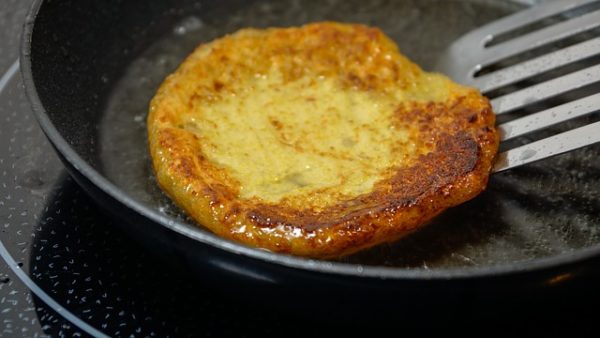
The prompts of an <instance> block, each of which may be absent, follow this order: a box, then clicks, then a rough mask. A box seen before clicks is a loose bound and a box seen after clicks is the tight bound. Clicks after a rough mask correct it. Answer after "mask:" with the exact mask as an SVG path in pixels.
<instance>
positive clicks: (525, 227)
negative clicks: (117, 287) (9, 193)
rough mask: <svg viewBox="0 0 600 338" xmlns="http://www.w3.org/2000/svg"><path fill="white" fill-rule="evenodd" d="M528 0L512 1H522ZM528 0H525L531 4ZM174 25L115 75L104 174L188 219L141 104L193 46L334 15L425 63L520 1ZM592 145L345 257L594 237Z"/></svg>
mask: <svg viewBox="0 0 600 338" xmlns="http://www.w3.org/2000/svg"><path fill="white" fill-rule="evenodd" d="M526 2H527V1H520V3H526ZM530 2H531V1H530ZM237 6H238V7H237V8H236V9H233V10H232V7H230V6H224V7H222V8H221V9H211V10H208V11H204V12H202V10H201V9H202V7H200V10H197V11H196V12H193V13H181V18H180V19H179V21H177V22H175V23H174V24H173V26H172V29H171V30H170V31H169V32H168V33H166V34H165V35H163V36H161V37H157V38H156V40H155V43H153V44H152V45H150V46H148V47H147V48H146V49H145V51H144V52H143V53H142V54H141V55H139V56H138V57H137V58H136V59H135V60H134V61H133V62H132V63H131V64H130V66H129V67H128V68H127V70H126V71H125V72H124V73H123V74H122V77H121V79H120V80H119V82H118V83H117V85H116V86H115V87H114V89H113V91H112V94H111V95H110V97H109V98H108V100H107V102H106V109H105V112H104V115H103V119H102V121H101V123H100V145H99V153H100V162H101V168H100V170H101V171H102V173H103V174H104V175H105V176H107V177H108V178H109V179H110V180H111V181H112V182H113V183H115V184H116V185H117V186H119V187H120V188H121V189H122V190H123V191H125V192H126V193H127V194H129V195H130V196H132V197H133V198H135V199H137V200H138V201H140V202H142V203H144V204H146V205H147V206H149V207H151V208H155V209H157V210H160V211H161V212H163V213H165V214H167V215H169V216H171V217H173V218H175V219H178V220H180V221H183V222H192V221H191V220H189V219H188V218H187V217H185V215H184V214H183V213H182V212H181V211H180V210H179V209H178V208H177V207H176V206H174V205H173V204H172V203H171V201H170V200H169V198H167V197H166V196H165V195H164V194H163V193H162V191H161V190H160V189H159V188H158V186H157V184H156V182H155V180H154V176H153V173H152V168H151V164H150V158H149V155H148V150H147V144H146V126H145V120H146V113H147V110H148V102H149V100H150V99H151V98H152V96H153V95H154V93H155V91H156V89H157V88H158V86H159V85H160V83H161V82H162V81H163V79H164V78H165V77H166V76H167V75H168V74H169V73H171V72H172V71H174V70H175V68H176V67H177V66H178V64H179V63H180V62H181V61H182V60H183V58H185V56H186V55H188V54H189V53H190V52H191V51H192V50H193V49H194V47H195V46H197V45H198V44H199V43H202V42H207V41H210V40H212V39H215V38H217V37H220V36H222V35H224V34H227V33H231V32H234V31H236V30H238V29H240V28H244V27H270V26H292V25H301V24H303V23H307V22H314V21H322V20H335V21H344V22H360V23H365V24H368V25H373V26H378V27H380V28H381V29H383V30H384V31H385V32H386V33H387V34H388V35H389V36H391V37H392V38H393V39H395V40H396V42H397V43H398V45H399V46H400V49H401V50H402V52H403V53H404V54H406V55H407V56H408V57H410V58H411V59H412V60H415V61H416V62H417V63H419V64H420V65H421V66H422V67H423V68H425V69H431V68H432V67H433V65H435V63H436V60H437V57H438V55H439V54H440V53H441V52H442V51H443V50H444V49H445V48H446V47H447V46H448V45H449V44H451V43H452V42H453V41H454V40H455V39H456V38H458V37H459V36H461V35H462V34H464V33H466V32H467V31H469V30H471V29H474V28H476V27H478V26H481V25H483V24H484V23H486V22H489V21H492V20H494V19H496V18H498V17H501V16H503V15H506V14H509V13H511V12H514V11H516V10H518V9H520V8H522V7H523V5H522V4H519V3H517V1H493V0H489V1H483V0H481V1H476V0H472V1H466V0H464V1H458V0H457V1H443V0H437V1H436V0H406V1H391V0H370V1H365V0H360V1H358V0H350V1H348V0H346V1H343V0H327V1H316V0H315V1H300V0H285V1H247V2H241V3H240V2H237ZM599 152H600V148H599V147H597V146H596V147H590V148H585V149H581V150H578V151H576V152H573V153H569V154H566V155H562V156H559V157H556V158H553V159H549V160H546V161H543V162H540V163H536V164H532V165H528V166H525V167H522V168H518V169H515V170H511V171H508V172H505V173H502V174H496V175H493V176H492V178H491V180H490V183H489V185H488V189H487V190H486V191H485V192H484V193H482V194H481V195H479V196H478V197H476V198H475V199H473V200H472V201H469V202H467V203H465V204H463V205H460V206H458V207H455V208H453V209H450V210H448V211H447V212H445V213H443V214H442V215H440V216H439V217H437V218H436V219H435V220H434V221H433V222H431V224H429V225H428V226H426V227H425V228H424V229H422V230H421V231H419V232H417V233H415V234H413V235H411V236H409V237H406V238H404V239H402V240H400V241H398V242H396V243H391V244H387V245H380V246H378V247H376V248H373V249H370V250H367V251H365V252H362V253H359V254H356V255H353V256H351V257H346V258H344V259H342V260H343V261H345V262H350V263H357V264H362V265H379V266H381V265H385V266H396V267H406V268H424V269H434V268H458V267H468V266H491V265H498V264H505V263H512V262H515V261H520V260H528V259H533V258H539V257H546V256H552V255H556V254H561V253H566V252H570V251H572V250H576V249H579V248H584V247H590V246H593V245H597V244H598V243H600V216H599V215H600V190H599V187H600V174H599V173H600V156H599V154H598V153H599Z"/></svg>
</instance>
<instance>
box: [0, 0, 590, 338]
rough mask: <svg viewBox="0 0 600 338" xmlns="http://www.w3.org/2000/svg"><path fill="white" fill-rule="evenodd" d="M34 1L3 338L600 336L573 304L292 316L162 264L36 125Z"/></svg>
mask: <svg viewBox="0 0 600 338" xmlns="http://www.w3.org/2000/svg"><path fill="white" fill-rule="evenodd" d="M29 2H30V1H21V0H2V5H1V6H0V256H1V257H2V259H0V336H2V337H39V336H59V337H79V336H90V335H91V336H103V335H107V336H117V337H148V336H150V337H153V336H156V337H179V336H184V337H203V336H217V337H221V336H235V337H246V336H249V337H254V336H258V337H290V336H294V337H296V336H297V337H300V336H302V337H309V336H316V337H318V336H325V335H333V334H335V335H336V336H339V335H349V334H350V335H352V334H356V333H362V334H365V335H366V334H369V335H377V333H378V332H384V331H385V330H390V329H392V330H395V332H396V333H399V332H406V330H407V329H410V330H412V331H417V332H420V333H425V332H429V331H430V330H432V329H435V328H436V327H440V326H441V327H442V328H443V329H445V330H446V331H448V330H451V329H457V330H460V331H461V332H463V333H464V332H465V328H466V329H467V331H466V332H468V331H469V330H471V331H475V332H478V331H481V330H485V331H481V332H482V333H484V332H486V331H487V330H489V328H487V326H488V325H494V330H495V331H496V332H498V331H499V330H503V329H508V330H509V331H515V332H540V331H541V332H549V331H552V332H553V333H556V332H557V331H558V332H560V331H563V332H565V333H572V332H573V331H577V332H582V331H583V333H589V334H591V333H592V332H594V331H595V330H594V329H595V325H594V324H595V323H594V321H593V320H592V319H593V318H594V313H595V312H594V311H593V310H587V306H586V305H585V304H582V305H581V306H575V305H573V304H571V303H567V304H568V306H569V308H564V307H561V306H557V308H555V309H548V308H545V309H543V308H540V309H539V311H535V312H534V313H531V314H530V315H528V316H526V317H523V316H522V317H513V316H510V314H511V313H512V311H511V305H510V304H508V305H507V304H504V308H503V309H500V310H498V312H494V311H492V310H490V309H487V310H486V313H481V311H479V309H478V308H475V307H473V306H471V305H469V304H465V305H464V307H463V308H460V309H457V311H456V312H457V314H458V315H455V316H449V317H448V318H446V319H445V320H441V321H440V319H435V320H433V321H432V319H431V318H429V317H428V316H427V315H426V314H423V320H422V321H419V320H416V321H414V320H413V321H411V322H402V323H401V321H400V319H398V321H396V320H390V316H388V317H385V319H384V320H382V322H376V321H375V322H374V321H373V320H369V321H361V320H360V318H361V316H360V315H357V316H356V317H355V318H354V319H353V320H351V321H350V320H343V319H340V318H337V317H335V316H333V315H332V316H331V318H329V317H328V316H320V317H319V318H315V317H314V316H311V314H305V315H304V316H296V315H295V314H293V313H292V312H289V311H281V310H280V309H278V308H273V307H269V306H264V305H262V304H256V303H253V302H252V301H250V300H244V299H241V300H240V299H235V298H231V297H228V290H226V289H221V288H219V286H218V285H214V284H211V285H205V284H204V283H203V282H202V281H200V280H197V279H193V278H191V277H189V276H188V275H187V274H186V272H185V271H182V270H179V269H178V268H176V267H172V266H166V265H164V264H162V263H161V262H160V261H159V260H157V259H156V258H155V257H154V256H152V254H150V253H148V252H147V251H146V250H144V249H143V248H141V247H140V246H138V245H137V243H135V242H134V241H132V240H131V239H130V238H128V237H126V236H125V235H123V234H121V233H120V232H119V231H118V230H117V229H116V228H115V227H113V226H112V225H113V222H116V221H114V220H112V219H110V218H109V217H107V216H106V215H105V214H103V213H102V212H101V211H100V210H99V208H98V207H97V206H96V205H94V203H93V202H92V201H91V200H90V199H89V198H88V197H87V196H86V195H85V193H84V192H83V191H82V190H81V189H80V188H79V187H78V186H77V185H76V184H75V182H74V181H73V180H71V179H70V178H69V176H68V175H67V173H66V171H65V170H64V168H63V166H62V164H61V163H60V160H59V159H58V157H57V156H56V155H55V153H54V152H53V150H52V147H51V146H50V144H49V143H48V142H47V140H46V139H45V137H44V135H43V134H42V132H41V130H40V128H39V127H38V125H37V123H36V121H35V120H34V118H33V115H32V114H31V112H30V108H29V104H28V102H27V99H26V97H25V95H24V91H23V88H22V81H21V77H20V74H19V71H18V61H17V57H18V43H19V36H18V35H19V33H20V28H21V22H22V20H23V18H24V16H25V13H26V10H27V8H28V6H29ZM588 284H589V285H587V286H586V287H583V288H582V290H581V292H582V293H584V294H589V295H590V296H595V298H594V297H590V299H591V300H594V302H591V304H592V305H597V304H598V302H597V300H598V297H597V296H598V291H597V290H596V289H597V288H596V287H595V284H594V283H592V282H590V283H588ZM583 285H584V286H585V285H586V284H585V283H584V284H583ZM292 299H293V295H290V300H289V301H292ZM281 301H283V302H285V301H288V300H281ZM270 304H272V303H270ZM513 305H514V306H515V307H516V306H518V305H517V303H515V304H513ZM587 305H590V303H588V304H587ZM399 306H401V304H399ZM375 310H376V309H365V311H371V312H372V311H375ZM391 318H393V316H391ZM482 323H483V324H482ZM388 332H389V331H388Z"/></svg>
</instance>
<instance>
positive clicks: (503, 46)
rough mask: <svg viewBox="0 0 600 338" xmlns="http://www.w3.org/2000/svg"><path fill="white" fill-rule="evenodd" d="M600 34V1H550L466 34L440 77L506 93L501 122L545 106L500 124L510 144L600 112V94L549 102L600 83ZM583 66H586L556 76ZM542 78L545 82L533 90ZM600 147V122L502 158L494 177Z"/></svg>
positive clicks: (496, 104)
mask: <svg viewBox="0 0 600 338" xmlns="http://www.w3.org/2000/svg"><path fill="white" fill-rule="evenodd" d="M598 27H600V1H599V0H555V1H549V2H544V3H542V4H539V5H535V6H532V7H531V8H529V9H526V10H523V11H521V12H518V13H516V14H513V15H510V16H507V17H505V18H502V19H500V20H497V21H494V22H492V23H490V24H488V25H486V26H483V27H481V28H479V29H477V30H475V31H472V32H470V33H468V34H466V35H465V36H463V37H462V38H460V39H459V40H457V41H456V42H454V43H453V44H452V45H451V46H450V47H449V48H448V49H447V50H446V52H445V53H444V54H443V55H442V57H441V58H440V62H439V63H438V66H437V69H436V70H437V71H440V72H442V73H445V74H447V75H448V76H450V77H451V78H453V79H454V80H455V81H457V82H459V83H463V84H466V85H470V86H474V87H477V88H479V89H480V90H481V91H482V93H483V94H486V95H487V94H489V93H494V92H496V93H501V94H499V95H498V96H497V97H495V98H493V99H492V101H491V103H492V106H493V108H494V111H495V112H496V114H498V115H500V114H506V113H511V112H518V111H520V110H522V109H523V108H527V107H531V106H532V105H534V104H538V105H539V104H543V105H544V108H545V109H544V110H542V111H537V112H535V113H533V114H530V115H527V116H525V117H520V118H517V119H514V120H512V121H509V122H505V123H502V124H500V125H499V126H498V128H499V130H500V132H501V141H507V140H509V139H512V138H515V137H519V136H522V135H525V134H527V133H530V132H533V131H537V130H541V129H543V128H546V127H549V126H552V125H556V124H558V123H562V122H565V121H567V120H570V119H573V118H576V117H581V116H584V115H588V114H592V113H595V112H597V111H599V110H600V92H599V93H596V94H593V95H590V96H587V97H583V98H578V99H576V100H569V99H566V100H565V101H562V102H560V104H559V105H555V106H551V105H550V104H549V103H547V101H546V100H548V99H550V98H555V97H559V96H561V95H563V94H565V93H570V92H573V91H575V90H577V89H580V88H582V87H585V86H588V87H589V86H591V85H593V84H595V83H598V82H600V64H595V65H591V66H590V65H589V61H590V60H593V57H594V56H596V55H599V54H600V36H599V34H598V33H597V32H596V31H597V28H598ZM536 51H537V54H536ZM511 60H512V63H511ZM515 60H516V61H515ZM507 63H510V64H509V65H508V66H503V64H507ZM578 64H579V65H581V64H585V66H586V67H585V68H583V69H577V70H575V71H572V72H568V73H566V74H564V73H562V74H560V75H559V76H558V77H551V75H552V73H553V72H555V71H557V70H560V69H567V71H568V67H570V66H573V65H575V66H577V65H578ZM536 77H538V78H540V77H542V80H540V81H538V82H535V81H531V82H535V83H533V84H532V83H528V82H530V80H531V79H535V78H536ZM588 94H589V93H588ZM596 142H600V122H594V123H591V124H588V125H586V126H583V127H579V128H576V129H572V130H569V131H567V132H563V133H560V134H557V135H554V136H552V137H548V138H544V139H542V140H539V141H535V142H532V143H529V144H526V145H524V146H520V147H516V148H513V149H510V150H507V151H505V152H502V153H500V154H499V155H498V159H497V161H496V165H495V166H494V168H493V172H500V171H504V170H507V169H511V168H514V167H517V166H520V165H523V164H527V163H530V162H534V161H538V160H541V159H545V158H548V157H551V156H554V155H558V154H561V153H564V152H568V151H571V150H574V149H577V148H581V147H585V146H588V145H591V144H594V143H596Z"/></svg>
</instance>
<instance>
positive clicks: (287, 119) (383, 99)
mask: <svg viewBox="0 0 600 338" xmlns="http://www.w3.org/2000/svg"><path fill="white" fill-rule="evenodd" d="M494 123H495V118H494V114H493V113H492V111H491V108H490V105H489V102H488V100H487V99H485V98H484V97H483V96H481V95H480V94H479V92H478V91H476V90H475V89H471V88H467V87H463V86H460V85H457V84H455V83H453V82H452V81H450V80H449V79H447V78H446V77H444V76H442V75H439V74H431V73H426V72H423V71H422V70H421V69H420V68H419V67H418V66H417V65H415V64H413V63H412V62H410V61H409V60H408V59H406V58H405V57H404V56H402V55H401V54H400V52H399V51H398V49H397V47H396V45H395V44H394V43H393V42H392V41H391V40H390V39H389V38H387V37H386V36H385V35H384V34H383V33H382V32H381V31H380V30H378V29H376V28H370V27H367V26H362V25H352V24H339V23H331V22H326V23H314V24H309V25H305V26H302V27H293V28H271V29H265V30H258V29H244V30H241V31H238V32H237V33H235V34H232V35H229V36H226V37H223V38H221V39H218V40H215V41H213V42H211V43H208V44H204V45H201V46H199V47H198V48H197V49H196V50H195V51H194V52H193V53H192V54H191V55H190V56H189V57H188V58H187V59H186V60H185V61H184V62H183V63H182V64H181V66H180V67H179V68H178V69H177V71H176V72H175V73H173V74H172V75H170V76H169V77H168V78H167V79H166V80H165V81H164V83H163V84H162V85H161V87H160V88H159V90H158V92H157V94H156V96H155V97H154V98H153V100H152V102H151V105H150V112H149V116H148V138H149V148H150V152H151V156H152V161H153V165H154V169H155V172H156V177H157V180H158V182H159V184H160V186H161V187H162V189H163V190H164V191H165V192H166V193H167V194H168V195H169V196H170V197H171V198H172V199H173V200H174V201H175V202H176V203H177V204H178V205H179V206H181V207H182V208H183V209H184V210H185V211H186V212H187V213H188V214H189V215H190V216H191V217H192V218H194V219H195V220H196V221H197V222H198V223H200V224H202V225H203V226H205V227H207V228H208V229H210V230H211V231H213V232H215V233H216V234H218V235H220V236H223V237H226V238H229V239H232V240H236V241H240V242H244V243H246V244H249V245H252V246H257V247H261V248H265V249H269V250H272V251H276V252H283V253H290V254H295V255H301V256H309V257H318V258H328V257H336V256H342V255H346V254H350V253H353V252H355V251H358V250H360V249H363V248H367V247H370V246H373V245H376V244H379V243H382V242H386V241H393V240H396V239H398V238H400V237H402V236H403V235H405V234H407V233H410V232H411V231H413V230H415V229H417V228H419V227H420V226H422V225H423V224H424V223H426V222H427V221H428V220H430V219H431V218H433V217H434V216H436V215H437V214H439V213H440V212H442V211H443V210H445V209H447V208H448V207H452V206H454V205H457V204H460V203H462V202H465V201H467V200H469V199H471V198H473V197H474V196H476V195H477V194H478V193H479V192H481V191H482V190H483V189H484V188H485V185H486V183H487V179H488V175H489V171H490V168H491V164H492V160H493V158H494V156H495V154H496V151H497V148H498V135H497V133H496V130H495V129H494Z"/></svg>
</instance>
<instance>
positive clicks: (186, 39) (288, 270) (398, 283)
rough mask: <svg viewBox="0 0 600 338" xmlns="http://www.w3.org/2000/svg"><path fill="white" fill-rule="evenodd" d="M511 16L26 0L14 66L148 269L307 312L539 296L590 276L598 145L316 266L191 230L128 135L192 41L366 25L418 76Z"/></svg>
mask: <svg viewBox="0 0 600 338" xmlns="http://www.w3.org/2000/svg"><path fill="white" fill-rule="evenodd" d="M524 6H525V5H524V4H523V3H520V2H518V1H508V0H507V1H484V0H479V1H478V0H463V1H435V0H427V1H417V0H406V1H384V0H361V1H354V0H349V1H341V0H339V1H338V0H329V1H298V0H285V1H267V0H256V1H241V0H222V1H192V0H189V1H186V0H170V1H142V0H127V1H122V0H112V1H82V0H62V1H58V0H53V1H49V0H46V1H44V0H36V1H34V3H33V6H32V8H31V11H30V13H29V16H28V18H27V22H26V24H25V28H24V34H23V40H22V55H21V69H22V74H23V78H24V83H25V87H26V91H27V95H28V97H29V99H30V101H31V104H32V107H33V111H34V113H35V115H36V118H37V119H38V121H39V123H40V125H41V127H42V128H43V130H44V132H45V134H46V135H47V137H48V139H49V140H50V142H51V143H52V145H53V146H54V148H55V149H56V151H57V153H58V155H59V156H60V157H61V159H62V160H63V162H64V164H65V166H66V168H67V170H68V172H69V173H70V174H71V175H72V176H73V178H74V179H75V180H76V181H77V182H78V184H79V185H81V187H83V189H85V191H86V192H87V193H89V194H90V195H91V196H92V197H93V198H94V199H95V200H96V201H97V202H98V204H99V205H100V206H102V207H103V208H104V209H106V210H107V211H109V212H110V213H111V214H113V215H115V216H117V217H119V218H120V219H121V220H123V221H122V222H118V224H120V225H121V227H122V229H123V230H125V231H126V232H127V233H128V234H130V235H131V237H132V238H135V239H136V240H139V241H141V242H142V243H143V244H144V245H145V246H146V247H147V248H149V250H151V251H153V252H155V253H156V255H157V256H158V257H161V259H160V260H158V261H157V262H158V263H157V264H164V262H169V263H172V264H179V265H184V266H185V268H186V269H188V271H190V273H193V274H194V275H196V276H199V277H200V278H203V279H205V280H210V281H214V282H215V283H217V284H218V285H224V284H228V283H229V284H231V285H233V286H237V287H238V289H239V286H240V285H244V288H246V287H247V286H248V285H253V286H255V287H256V288H257V289H260V288H265V287H267V288H270V289H280V290H287V291H289V290H295V292H302V291H303V290H304V291H306V290H310V292H306V293H307V294H308V295H309V296H308V297H307V298H305V299H304V300H306V301H307V302H313V303H314V302H315V300H316V299H317V298H316V297H315V295H317V294H319V293H321V294H327V295H328V297H326V298H327V299H330V300H332V299H338V300H339V299H345V300H346V301H347V302H355V301H356V302H361V301H365V300H366V301H369V302H371V301H372V302H380V301H381V302H387V303H389V302H390V300H393V299H398V300H400V299H401V300H402V302H403V304H417V303H421V304H422V302H423V300H425V299H428V300H429V301H430V302H436V303H448V302H452V301H456V302H465V301H473V300H476V299H480V298H481V297H482V296H486V297H490V296H491V295H494V296H495V297H497V298H500V297H503V295H506V294H513V295H514V294H516V295H528V294H532V293H541V294H544V293H547V292H549V291H548V290H553V289H561V288H563V289H564V288H568V287H573V285H577V282H578V281H580V280H583V279H584V278H585V277H588V278H589V276H593V275H594V274H597V271H598V264H600V259H599V257H600V245H599V243H600V216H598V215H599V214H600V212H599V211H600V203H599V198H598V193H599V187H600V184H598V183H599V182H600V176H599V175H598V169H599V168H600V161H599V158H600V157H599V156H598V152H599V150H600V149H599V148H598V147H590V148H586V149H582V150H579V151H576V152H573V153H570V154H567V155H564V156H560V157H557V158H554V159H550V160H548V161H544V162H543V163H539V164H533V165H529V166H526V167H523V168H521V169H516V170H513V171H510V172H507V173H503V174H499V175H495V176H494V177H492V179H491V181H490V183H489V187H488V189H487V191H486V192H484V193H483V194H481V195H480V196H478V197H477V198H475V199H474V200H472V201H470V202H467V203H465V204H464V205H461V206H459V207H456V208H454V209H451V210H449V211H447V212H445V213H444V214H443V215H441V216H440V217H438V218H437V219H436V220H434V221H433V222H432V224H429V225H428V226H427V227H425V228H424V229H423V230H422V231H419V232H417V233H416V234H414V235H411V236H410V237H407V238H405V239H403V240H400V241H398V242H396V243H392V244H386V245H381V246H378V247H376V248H374V249H371V250H368V251H366V252H362V253H359V254H356V255H353V256H351V257H347V258H343V259H340V260H336V261H319V260H310V259H304V258H299V257H292V256H287V255H282V254H275V253H271V252H268V251H265V250H260V249H255V248H250V247H246V246H244V245H242V244H239V243H234V242H231V241H228V240H225V239H222V238H220V237H217V236H215V235H213V234H211V233H210V232H209V231H207V230H205V229H203V228H202V227H201V226H197V225H195V224H194V223H193V222H192V221H191V220H189V219H188V218H186V217H185V215H183V214H182V213H181V212H180V211H179V210H178V209H177V208H176V207H175V206H173V205H172V204H171V203H170V201H169V200H168V198H166V197H165V196H164V194H162V193H161V192H160V190H159V189H158V188H157V185H156V182H155V181H154V178H153V175H152V170H151V167H150V161H149V159H148V154H147V149H146V139H145V137H146V135H145V129H144V123H145V122H144V121H145V116H146V115H145V114H146V110H147V106H148V102H149V100H150V98H151V97H152V95H153V93H154V91H155V90H156V88H157V87H158V85H159V84H160V82H161V80H162V79H163V78H164V77H165V76H166V75H167V74H169V73H170V72H172V71H173V70H174V69H175V67H176V66H177V65H178V63H179V62H181V61H182V60H183V58H184V57H185V56H186V55H187V54H188V53H190V52H191V51H192V50H193V48H194V47H195V46H196V45H197V44H198V43H201V42H205V41H210V40H211V39H214V38H216V37H218V36H221V35H223V34H227V33H231V32H233V31H235V30H237V29H239V28H242V27H247V26H254V27H267V26H289V25H299V24H302V23H305V22H310V21H319V20H338V21H353V22H362V23H366V24H371V25H377V26H379V27H381V28H382V29H383V30H384V31H385V32H386V33H388V34H389V35H390V36H391V37H392V38H393V39H395V40H396V41H397V42H398V43H399V46H400V48H401V50H402V51H403V52H404V53H405V54H407V55H408V56H409V57H411V58H412V59H414V60H416V61H417V62H418V63H420V64H421V65H422V66H423V67H425V68H426V69H427V68H428V67H431V65H433V64H435V61H436V56H437V55H438V54H439V53H440V52H441V51H442V50H443V49H444V48H445V47H447V46H448V45H449V44H450V43H451V42H452V41H453V40H454V39H456V38H458V37H459V36H460V35H461V34H463V33H465V32H467V31H468V30H470V29H473V28H475V27H477V26H479V25H482V24H484V23H485V22H488V21H491V20H493V19H495V18H497V17H499V16H502V15H506V14H509V13H511V12H514V11H516V10H518V9H520V8H523V7H524ZM348 294H352V298H351V299H352V300H351V301H350V300H348V299H349V298H347V297H346V295H348ZM336 297H337V298H336ZM296 298H297V301H302V300H303V299H302V297H296ZM323 299H324V298H323V297H321V298H319V301H323ZM336 301H337V300H336ZM332 302H335V301H332Z"/></svg>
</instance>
